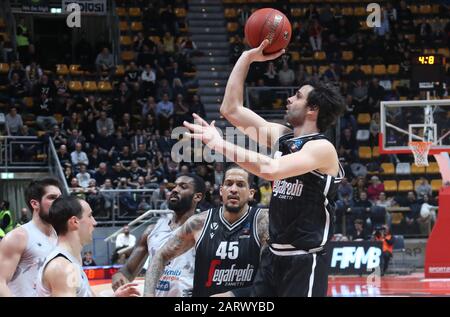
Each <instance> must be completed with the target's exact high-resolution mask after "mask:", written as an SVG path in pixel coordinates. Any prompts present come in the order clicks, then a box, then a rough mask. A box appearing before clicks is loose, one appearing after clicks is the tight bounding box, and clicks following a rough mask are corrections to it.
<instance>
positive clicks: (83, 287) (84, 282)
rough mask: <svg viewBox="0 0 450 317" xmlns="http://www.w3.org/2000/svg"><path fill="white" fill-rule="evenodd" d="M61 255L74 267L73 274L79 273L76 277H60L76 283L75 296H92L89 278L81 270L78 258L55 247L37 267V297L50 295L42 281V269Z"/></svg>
mask: <svg viewBox="0 0 450 317" xmlns="http://www.w3.org/2000/svg"><path fill="white" fill-rule="evenodd" d="M58 256H62V257H64V258H66V259H67V260H68V261H69V262H71V263H72V264H73V265H74V266H75V269H76V273H75V274H79V277H77V278H71V277H70V276H69V275H68V276H62V277H61V278H65V279H67V283H71V282H72V283H78V285H77V288H76V289H77V297H93V296H94V294H93V293H92V290H91V287H90V286H89V280H88V277H87V275H86V273H85V272H84V271H83V267H82V266H81V265H80V263H79V262H78V260H77V259H76V258H74V257H73V256H72V254H70V253H69V252H68V251H67V250H65V249H63V248H60V247H56V248H55V249H54V250H53V251H52V252H51V253H50V254H49V255H48V256H47V258H46V259H45V262H44V265H43V266H42V267H41V268H40V269H39V274H38V278H37V296H39V297H50V296H51V292H50V290H49V289H48V288H47V287H46V286H45V285H44V284H43V283H42V278H43V275H44V270H45V268H46V267H47V265H48V263H49V262H50V261H52V260H54V259H55V258H56V257H58Z"/></svg>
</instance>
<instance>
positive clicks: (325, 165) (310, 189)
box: [184, 39, 345, 296]
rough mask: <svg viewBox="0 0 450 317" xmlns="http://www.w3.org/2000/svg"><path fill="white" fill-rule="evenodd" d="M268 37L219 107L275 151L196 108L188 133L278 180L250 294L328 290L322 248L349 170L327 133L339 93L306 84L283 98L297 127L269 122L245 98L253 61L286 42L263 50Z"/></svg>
mask: <svg viewBox="0 0 450 317" xmlns="http://www.w3.org/2000/svg"><path fill="white" fill-rule="evenodd" d="M268 44H269V41H268V40H267V39H266V40H264V41H263V42H262V43H261V45H260V46H259V47H257V48H254V49H251V50H248V51H245V52H244V53H243V54H242V55H241V56H240V58H239V60H238V61H237V63H236V65H235V66H234V68H233V71H232V72H231V75H230V78H229V80H228V83H227V86H226V90H225V96H224V100H223V103H222V105H221V108H220V112H221V114H222V115H223V116H224V117H225V118H226V119H227V120H228V121H229V122H231V123H232V124H233V125H234V126H235V127H237V128H238V129H239V130H241V131H242V132H243V133H245V134H247V135H248V136H249V137H250V138H251V139H252V140H254V141H256V142H258V143H259V144H260V145H263V146H266V147H270V148H272V149H276V150H277V151H276V153H275V155H274V156H273V157H268V156H265V155H262V154H260V153H257V152H254V151H249V150H247V149H245V148H243V147H240V146H237V145H235V144H232V143H230V142H227V141H225V140H224V139H223V138H222V137H221V136H220V134H219V132H218V131H217V130H216V128H215V126H214V121H213V122H212V123H211V124H208V123H207V122H206V121H205V120H203V119H202V118H200V117H199V116H198V115H196V114H194V115H193V116H194V119H195V120H196V122H195V124H191V123H188V122H184V125H185V126H186V127H187V128H188V129H189V130H190V131H191V133H186V135H187V136H188V137H191V138H194V139H199V140H202V142H203V143H205V144H206V145H207V146H208V147H210V148H211V149H213V150H215V151H216V152H219V153H221V154H223V155H224V156H226V157H227V158H228V159H231V160H233V161H234V162H236V163H237V164H238V165H240V166H241V167H243V168H244V169H246V170H248V171H249V172H250V173H253V174H255V175H257V176H259V177H262V178H264V179H267V180H270V181H273V182H274V183H273V192H272V197H271V201H270V206H269V232H270V236H269V241H270V243H269V248H270V251H271V252H268V253H267V254H266V256H265V257H264V258H262V259H261V263H260V269H259V270H258V273H257V276H256V278H255V281H254V284H253V287H252V293H251V294H252V296H326V294H327V288H328V263H327V259H326V257H325V254H324V249H325V245H326V243H327V242H328V241H329V239H330V237H331V234H332V232H333V231H332V219H333V213H334V210H335V199H336V190H337V186H338V184H339V182H340V180H341V178H342V177H343V176H344V173H343V169H342V167H341V166H340V164H339V160H338V155H337V152H336V149H335V147H334V145H333V144H332V143H331V142H330V141H328V140H327V139H326V137H325V136H324V135H323V134H322V133H323V132H324V131H325V130H326V129H327V128H329V127H330V126H331V125H332V124H333V123H334V122H335V121H336V119H337V118H338V117H339V115H340V114H341V113H342V112H343V110H344V108H345V106H344V105H345V103H344V100H343V98H342V96H341V95H340V93H339V92H338V91H337V90H336V89H335V88H334V87H331V86H329V85H327V84H324V83H320V82H317V83H311V84H305V85H303V86H301V87H300V88H299V89H298V90H297V92H296V93H295V95H293V96H291V97H289V98H288V99H287V101H286V103H287V105H286V108H287V110H286V116H285V120H286V121H287V123H289V124H290V125H291V126H292V129H290V128H288V127H286V126H284V125H281V124H277V123H271V122H268V121H266V120H265V119H263V118H262V117H260V116H259V115H258V114H256V113H255V112H253V111H251V110H250V109H248V108H245V107H244V106H243V94H244V82H245V78H246V76H247V74H248V71H249V67H250V64H251V63H253V62H264V61H268V60H273V59H276V58H278V57H279V56H281V55H282V54H284V50H281V51H278V52H276V53H272V54H269V55H264V54H263V51H264V49H265V47H266V46H267V45H268Z"/></svg>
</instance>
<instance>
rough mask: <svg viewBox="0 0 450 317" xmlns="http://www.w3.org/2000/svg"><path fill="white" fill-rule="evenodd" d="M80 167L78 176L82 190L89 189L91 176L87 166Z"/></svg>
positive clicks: (81, 164) (81, 165) (80, 165)
mask: <svg viewBox="0 0 450 317" xmlns="http://www.w3.org/2000/svg"><path fill="white" fill-rule="evenodd" d="M78 167H79V170H80V172H79V173H78V174H77V176H76V178H77V180H78V184H79V186H80V187H82V188H87V187H88V186H89V181H90V180H91V175H90V174H89V173H88V172H87V166H86V165H85V164H83V163H80V164H79V165H78Z"/></svg>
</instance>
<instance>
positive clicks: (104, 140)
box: [94, 127, 115, 161]
mask: <svg viewBox="0 0 450 317" xmlns="http://www.w3.org/2000/svg"><path fill="white" fill-rule="evenodd" d="M94 143H95V144H96V145H97V147H98V150H99V155H100V156H103V157H105V158H106V157H107V159H108V161H112V159H113V154H114V150H115V147H114V137H113V136H112V135H108V130H107V128H106V127H102V128H101V130H100V133H99V135H98V136H97V137H96V138H95V142H94Z"/></svg>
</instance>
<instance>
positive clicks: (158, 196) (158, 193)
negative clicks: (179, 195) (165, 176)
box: [150, 182, 169, 209]
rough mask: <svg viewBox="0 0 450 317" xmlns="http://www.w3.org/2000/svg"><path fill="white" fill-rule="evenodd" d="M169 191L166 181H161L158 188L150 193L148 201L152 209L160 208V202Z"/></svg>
mask: <svg viewBox="0 0 450 317" xmlns="http://www.w3.org/2000/svg"><path fill="white" fill-rule="evenodd" d="M168 193H169V190H168V189H167V183H166V182H162V183H160V184H159V188H158V189H157V190H155V191H154V192H153V193H152V197H151V199H150V203H151V204H152V208H153V209H160V207H161V204H162V203H163V202H164V201H165V200H166V196H167V194H168Z"/></svg>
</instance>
